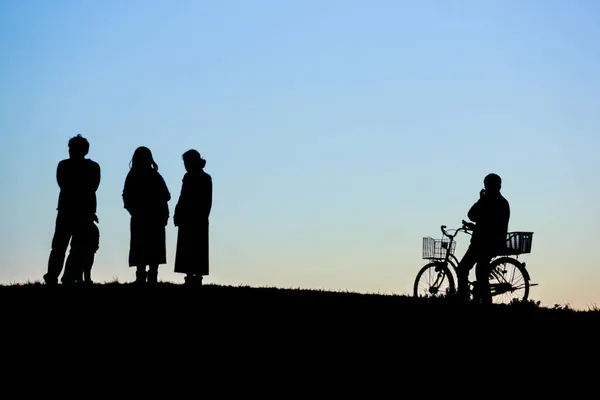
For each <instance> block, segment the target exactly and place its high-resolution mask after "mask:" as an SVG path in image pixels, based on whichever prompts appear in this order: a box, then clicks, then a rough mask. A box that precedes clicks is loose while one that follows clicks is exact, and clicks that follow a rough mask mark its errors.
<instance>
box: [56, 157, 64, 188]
mask: <svg viewBox="0 0 600 400" xmlns="http://www.w3.org/2000/svg"><path fill="white" fill-rule="evenodd" d="M65 175H66V174H65V162H64V160H63V161H60V162H59V163H58V166H57V167H56V183H58V187H59V188H60V189H61V190H62V189H64V187H65V185H66V176H65Z"/></svg>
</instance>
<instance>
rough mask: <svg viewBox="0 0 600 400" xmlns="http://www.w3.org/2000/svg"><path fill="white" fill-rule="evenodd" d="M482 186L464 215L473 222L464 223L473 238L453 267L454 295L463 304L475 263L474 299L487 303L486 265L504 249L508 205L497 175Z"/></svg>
mask: <svg viewBox="0 0 600 400" xmlns="http://www.w3.org/2000/svg"><path fill="white" fill-rule="evenodd" d="M483 183H484V189H482V190H481V191H480V192H479V200H478V201H477V202H476V203H475V204H473V206H472V207H471V209H470V210H469V212H468V214H467V216H468V217H469V219H470V220H471V221H472V222H474V224H473V223H467V225H469V226H470V227H471V228H472V229H473V235H472V237H471V243H470V245H469V248H468V249H467V251H466V252H465V255H464V256H463V258H462V260H461V261H460V262H459V264H458V267H457V270H458V295H459V298H460V299H461V300H462V301H463V302H467V301H468V300H469V283H468V277H469V272H470V271H471V269H472V268H473V266H474V265H475V264H477V267H476V269H475V273H476V277H477V283H476V291H475V294H476V297H477V298H476V299H475V300H478V301H480V302H481V303H483V304H491V303H492V296H491V293H490V283H489V274H490V270H489V268H490V262H491V260H492V258H493V257H495V256H496V255H498V254H500V253H501V252H502V251H503V250H504V249H505V248H506V239H507V234H508V221H509V219H510V206H509V204H508V201H507V200H506V199H505V198H504V196H502V194H501V193H500V188H501V186H502V179H501V178H500V176H498V175H497V174H488V175H487V176H486V177H485V179H484V181H483ZM463 222H464V221H463Z"/></svg>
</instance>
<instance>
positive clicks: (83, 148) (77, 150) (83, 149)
mask: <svg viewBox="0 0 600 400" xmlns="http://www.w3.org/2000/svg"><path fill="white" fill-rule="evenodd" d="M89 151H90V143H89V142H88V141H87V139H86V138H84V137H83V136H81V134H78V135H77V136H75V137H72V138H71V139H70V140H69V156H70V157H71V158H74V159H83V158H85V156H86V155H87V154H88V152H89Z"/></svg>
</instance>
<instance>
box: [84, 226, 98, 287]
mask: <svg viewBox="0 0 600 400" xmlns="http://www.w3.org/2000/svg"><path fill="white" fill-rule="evenodd" d="M99 248H100V230H99V229H98V227H97V226H96V224H94V223H93V222H92V225H91V226H90V231H89V241H88V247H87V250H88V251H87V252H86V254H85V257H84V260H83V265H82V266H83V281H84V282H86V283H92V267H93V266H94V259H95V257H96V252H97V251H98V249H99Z"/></svg>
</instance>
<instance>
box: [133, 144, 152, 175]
mask: <svg viewBox="0 0 600 400" xmlns="http://www.w3.org/2000/svg"><path fill="white" fill-rule="evenodd" d="M130 168H135V169H147V168H154V170H156V171H158V164H156V162H155V161H154V157H152V152H151V151H150V149H149V148H147V147H146V146H140V147H138V148H137V149H135V152H134V153H133V157H132V158H131V163H130Z"/></svg>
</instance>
